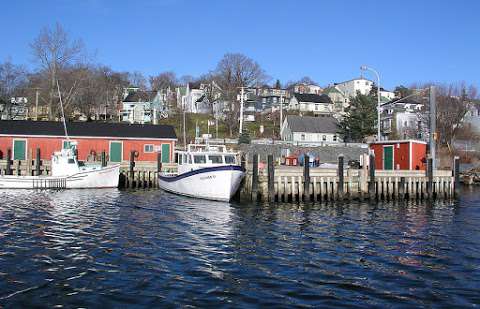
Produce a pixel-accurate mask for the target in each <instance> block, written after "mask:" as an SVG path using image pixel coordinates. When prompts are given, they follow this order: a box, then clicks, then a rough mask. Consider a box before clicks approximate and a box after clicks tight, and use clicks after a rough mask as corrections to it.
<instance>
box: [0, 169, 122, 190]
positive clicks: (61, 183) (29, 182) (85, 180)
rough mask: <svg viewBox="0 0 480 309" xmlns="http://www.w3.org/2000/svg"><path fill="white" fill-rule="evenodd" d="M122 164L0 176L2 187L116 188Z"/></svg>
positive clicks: (0, 186) (0, 187) (0, 185)
mask: <svg viewBox="0 0 480 309" xmlns="http://www.w3.org/2000/svg"><path fill="white" fill-rule="evenodd" d="M119 177H120V165H113V166H109V167H105V168H101V169H97V170H91V171H85V172H79V173H76V174H73V175H69V176H7V175H3V176H0V189H93V188H116V187H118V179H119Z"/></svg>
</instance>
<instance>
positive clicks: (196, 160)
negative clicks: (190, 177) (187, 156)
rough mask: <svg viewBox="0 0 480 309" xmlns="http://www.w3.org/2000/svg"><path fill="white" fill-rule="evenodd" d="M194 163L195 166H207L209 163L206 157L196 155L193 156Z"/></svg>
mask: <svg viewBox="0 0 480 309" xmlns="http://www.w3.org/2000/svg"><path fill="white" fill-rule="evenodd" d="M193 163H195V164H205V163H207V159H206V157H205V155H194V156H193Z"/></svg>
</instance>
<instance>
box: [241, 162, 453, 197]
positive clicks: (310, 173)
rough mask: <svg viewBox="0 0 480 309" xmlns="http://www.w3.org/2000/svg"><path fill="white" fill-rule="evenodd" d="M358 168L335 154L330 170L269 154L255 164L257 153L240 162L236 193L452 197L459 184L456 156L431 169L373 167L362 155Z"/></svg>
mask: <svg viewBox="0 0 480 309" xmlns="http://www.w3.org/2000/svg"><path fill="white" fill-rule="evenodd" d="M367 160H368V161H369V162H370V163H369V166H370V167H371V168H367V166H366V165H364V166H363V168H361V169H351V168H345V166H344V158H343V156H339V157H338V167H337V168H335V169H324V168H313V167H310V166H308V164H307V165H305V166H303V167H301V166H283V165H277V166H275V165H274V158H273V156H272V155H269V156H267V160H266V161H267V162H266V165H264V167H263V168H259V158H258V155H254V156H253V162H252V164H248V163H247V162H243V165H244V166H245V167H246V169H247V174H246V177H245V179H244V181H243V186H242V188H241V192H240V199H241V200H242V201H257V200H260V201H270V202H274V201H277V202H299V201H305V202H307V201H312V202H316V201H333V200H350V199H371V200H397V199H398V200H403V199H411V200H422V199H451V198H455V197H456V196H457V194H458V193H456V192H457V190H458V188H459V173H458V162H459V161H458V158H455V160H454V165H453V166H455V167H456V168H455V169H454V170H453V172H452V171H450V170H435V171H431V167H432V164H431V159H428V160H429V162H428V166H429V167H430V168H429V169H428V170H427V171H421V170H415V171H409V170H376V169H375V160H374V156H373V155H370V158H369V157H368V156H367V155H365V157H364V160H363V162H367ZM305 162H308V157H306V158H305Z"/></svg>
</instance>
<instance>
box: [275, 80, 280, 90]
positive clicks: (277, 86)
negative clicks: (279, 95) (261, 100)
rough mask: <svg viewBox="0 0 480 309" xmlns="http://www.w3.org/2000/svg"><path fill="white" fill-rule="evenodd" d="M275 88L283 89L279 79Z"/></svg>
mask: <svg viewBox="0 0 480 309" xmlns="http://www.w3.org/2000/svg"><path fill="white" fill-rule="evenodd" d="M275 89H282V84H281V83H280V80H279V79H277V81H276V82H275Z"/></svg>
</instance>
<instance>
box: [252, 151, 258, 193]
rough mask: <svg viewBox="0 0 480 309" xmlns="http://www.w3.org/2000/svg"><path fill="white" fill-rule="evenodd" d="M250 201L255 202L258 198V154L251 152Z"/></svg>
mask: <svg viewBox="0 0 480 309" xmlns="http://www.w3.org/2000/svg"><path fill="white" fill-rule="evenodd" d="M251 194H252V196H251V199H252V201H254V202H256V201H257V200H258V154H256V153H254V154H253V162H252V192H251Z"/></svg>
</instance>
